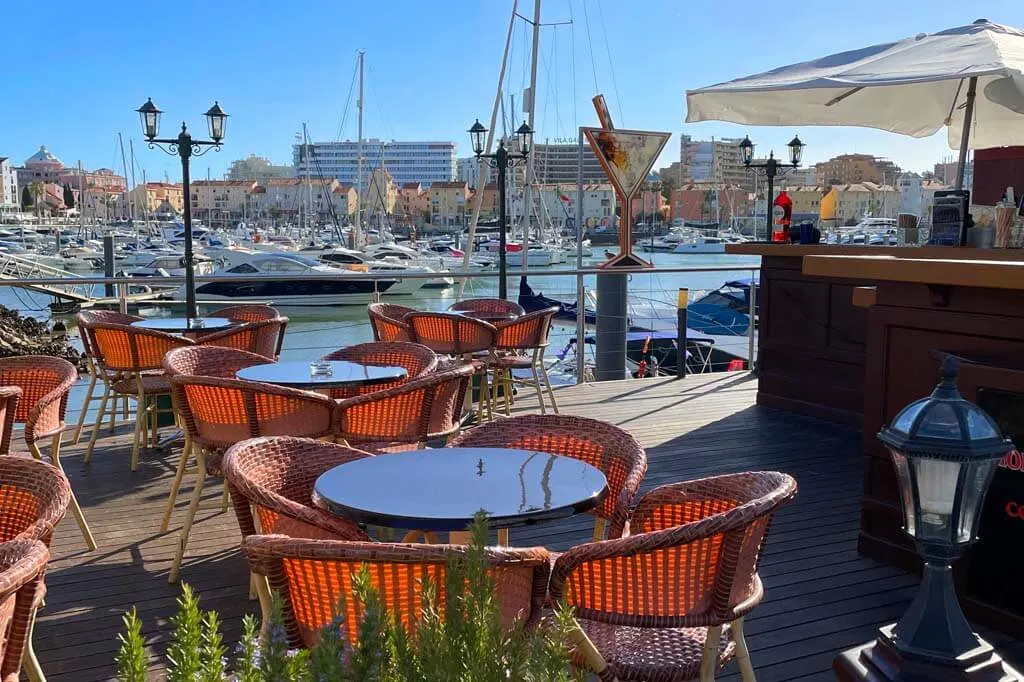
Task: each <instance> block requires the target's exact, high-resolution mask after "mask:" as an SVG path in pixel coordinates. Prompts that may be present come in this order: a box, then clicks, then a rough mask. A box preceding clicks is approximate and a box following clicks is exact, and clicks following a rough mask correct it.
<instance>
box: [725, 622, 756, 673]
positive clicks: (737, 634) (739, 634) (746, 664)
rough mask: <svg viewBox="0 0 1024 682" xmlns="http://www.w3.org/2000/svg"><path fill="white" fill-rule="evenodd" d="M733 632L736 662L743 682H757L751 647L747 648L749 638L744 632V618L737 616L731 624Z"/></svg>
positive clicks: (731, 631) (730, 630)
mask: <svg viewBox="0 0 1024 682" xmlns="http://www.w3.org/2000/svg"><path fill="white" fill-rule="evenodd" d="M729 632H730V633H731V634H732V641H734V642H736V663H737V664H738V665H739V667H740V679H742V680H743V682H755V677H754V665H753V663H751V662H750V649H748V648H747V638H746V635H744V633H743V618H742V617H740V618H737V619H736V620H734V621H733V622H732V624H731V625H730V626H729Z"/></svg>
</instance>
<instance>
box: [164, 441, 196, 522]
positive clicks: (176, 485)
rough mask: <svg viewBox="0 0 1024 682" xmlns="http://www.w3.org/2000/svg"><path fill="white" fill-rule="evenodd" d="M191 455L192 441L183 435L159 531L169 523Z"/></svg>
mask: <svg viewBox="0 0 1024 682" xmlns="http://www.w3.org/2000/svg"><path fill="white" fill-rule="evenodd" d="M191 456H192V443H191V442H190V441H189V439H188V434H186V435H185V446H184V447H183V448H182V449H181V459H179V460H178V469H177V471H175V472H174V481H172V482H171V494H170V495H168V497H167V509H165V510H164V519H163V521H162V522H161V523H160V532H161V533H166V532H167V526H169V525H170V523H171V514H173V513H174V503H175V502H177V501H178V491H179V490H180V489H181V479H182V477H183V476H184V475H185V468H186V467H187V466H188V460H189V457H191Z"/></svg>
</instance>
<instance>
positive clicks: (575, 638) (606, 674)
mask: <svg viewBox="0 0 1024 682" xmlns="http://www.w3.org/2000/svg"><path fill="white" fill-rule="evenodd" d="M566 634H567V636H568V639H569V642H570V643H571V644H572V645H573V646H574V647H575V648H576V652H577V653H578V654H579V655H580V658H582V659H583V662H584V663H585V664H586V666H587V668H589V669H590V670H592V671H593V672H594V674H595V675H597V677H598V679H600V680H601V681H602V682H615V679H616V678H615V674H614V673H613V672H612V670H611V668H609V667H608V662H607V661H605V660H604V656H602V655H601V652H600V651H598V650H597V647H596V646H594V643H593V642H591V641H590V638H589V637H587V633H585V632H583V629H582V628H581V627H580V626H579V624H574V626H573V627H572V628H571V629H570V630H569V632H568V633H566Z"/></svg>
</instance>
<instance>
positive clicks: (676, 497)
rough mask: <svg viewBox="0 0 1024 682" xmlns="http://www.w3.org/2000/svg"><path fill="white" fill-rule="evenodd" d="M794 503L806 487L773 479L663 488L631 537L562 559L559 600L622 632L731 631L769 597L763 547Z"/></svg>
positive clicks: (641, 510)
mask: <svg viewBox="0 0 1024 682" xmlns="http://www.w3.org/2000/svg"><path fill="white" fill-rule="evenodd" d="M794 495H796V481H795V480H793V478H792V477H791V476H788V475H786V474H781V473H778V472H772V471H768V472H751V473H742V474H728V475H725V476H714V477H711V478H704V479H700V480H696V481H687V482H683V483H672V484H669V485H665V486H662V487H660V488H656V489H654V490H652V491H651V492H649V493H647V494H646V495H644V496H643V497H642V498H641V499H640V502H639V503H638V505H637V509H636V512H635V513H634V515H633V520H631V522H630V533H631V534H630V535H629V536H627V537H624V538H620V539H617V540H607V541H605V542H595V543H589V544H585V545H579V546H577V547H573V548H572V549H570V550H569V551H567V552H565V553H564V554H562V555H561V556H560V557H559V558H558V560H557V561H556V562H555V565H554V568H553V570H552V575H551V596H552V598H553V599H555V600H561V599H563V598H564V599H565V601H566V603H567V604H568V605H569V606H571V607H573V608H575V609H576V612H577V614H578V615H579V616H581V617H583V618H587V619H591V620H598V621H603V622H608V623H615V624H617V625H625V626H636V627H673V628H675V627H701V626H709V625H721V624H723V623H727V622H731V621H733V620H735V619H736V618H737V617H738V616H740V615H742V613H739V612H738V609H739V607H741V606H743V608H744V609H746V608H749V607H751V606H752V605H753V604H756V603H757V602H758V601H760V599H761V597H762V596H763V588H762V586H761V581H760V579H759V578H758V577H757V563H758V559H759V557H760V551H761V545H762V543H763V542H764V539H765V535H766V534H767V532H768V525H769V523H770V522H771V518H772V516H773V515H774V513H775V511H776V510H777V509H778V508H779V507H780V506H782V505H783V504H785V503H786V502H788V501H789V500H791V499H792V498H793V496H794ZM634 520H635V524H634Z"/></svg>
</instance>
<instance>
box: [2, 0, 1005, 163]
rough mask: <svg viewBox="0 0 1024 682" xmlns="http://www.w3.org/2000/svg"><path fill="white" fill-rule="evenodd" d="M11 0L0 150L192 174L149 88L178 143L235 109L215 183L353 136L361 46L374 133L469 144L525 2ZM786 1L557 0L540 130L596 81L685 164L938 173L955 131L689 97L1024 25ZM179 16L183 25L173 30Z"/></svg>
mask: <svg viewBox="0 0 1024 682" xmlns="http://www.w3.org/2000/svg"><path fill="white" fill-rule="evenodd" d="M11 5H12V6H11V7H8V8H6V9H5V25H6V26H5V30H4V31H3V32H2V36H3V38H2V41H3V44H4V48H5V49H4V50H3V53H4V55H5V60H4V61H5V65H4V68H3V70H2V74H3V75H2V76H0V93H2V94H0V156H8V157H11V158H12V160H14V161H15V162H16V163H18V164H20V163H21V162H22V161H23V160H24V159H25V158H26V157H28V156H29V155H30V154H32V153H33V152H34V151H35V150H36V149H37V148H38V146H39V145H40V144H45V145H47V146H48V148H49V149H50V150H51V151H52V152H53V153H54V154H56V155H57V156H58V157H59V158H60V159H61V160H62V161H63V162H64V163H65V164H66V165H73V164H75V163H76V162H77V161H78V160H81V161H82V163H83V165H84V166H85V167H87V168H95V167H101V166H106V167H115V168H117V169H118V170H120V169H121V168H122V165H121V160H120V152H119V150H118V147H117V134H118V132H120V133H122V134H123V135H124V136H125V147H126V149H127V148H128V140H129V138H131V139H133V140H134V145H135V157H136V162H137V167H139V168H145V169H146V171H147V174H148V178H149V179H162V178H163V175H164V173H165V172H166V173H167V174H168V175H169V176H170V178H171V180H177V179H178V178H179V177H180V167H179V165H178V162H177V159H174V158H171V157H167V156H165V155H164V154H162V153H161V152H160V151H157V150H149V149H146V148H145V145H144V144H142V143H141V141H140V138H141V136H140V125H139V122H138V117H137V114H135V112H134V110H135V109H136V108H137V107H138V106H139V105H140V104H142V103H143V102H144V101H145V99H146V97H152V98H153V101H154V102H156V104H157V105H158V106H159V107H160V108H161V109H163V110H164V111H165V112H166V114H165V116H164V121H163V128H162V131H161V133H162V134H165V135H170V134H172V133H173V132H174V130H175V129H176V127H177V125H180V121H181V119H182V118H184V119H186V120H187V121H188V123H189V125H190V127H191V128H192V129H193V131H194V132H203V134H205V127H206V126H205V121H204V119H203V117H202V112H204V111H206V109H207V108H208V107H209V106H210V105H211V104H212V102H213V100H215V99H216V100H219V101H220V103H221V105H222V106H223V107H224V109H225V110H226V111H227V112H228V113H229V114H231V118H230V119H229V122H228V133H227V139H226V146H225V148H224V150H223V151H221V152H220V153H219V154H217V153H212V152H211V153H210V154H208V155H207V156H204V157H203V158H200V159H195V160H194V165H193V177H205V175H206V174H207V172H209V173H210V175H211V177H220V176H221V175H222V174H223V172H224V170H225V169H226V168H227V166H228V165H229V163H230V162H231V160H233V159H236V158H239V157H242V156H245V155H247V154H250V153H256V154H262V155H265V156H268V157H269V158H271V159H272V160H274V161H275V162H278V163H290V160H291V151H290V150H291V144H292V143H293V141H294V136H295V133H296V132H297V131H298V130H300V129H301V126H302V123H303V122H305V123H307V124H308V125H309V130H310V134H311V136H312V137H313V138H314V139H315V140H325V139H335V138H336V137H337V135H338V133H339V129H340V130H341V133H342V134H341V136H342V137H343V138H355V136H356V126H355V104H354V95H353V97H352V101H351V102H349V97H348V95H349V89H350V86H351V84H352V80H353V73H354V67H355V60H356V54H357V52H358V50H360V49H364V50H366V64H367V71H366V89H367V91H366V98H365V99H366V106H365V133H366V136H367V137H380V138H384V139H440V140H453V141H455V142H456V143H457V144H458V145H459V154H460V155H468V154H469V148H468V139H467V136H466V134H465V130H466V129H467V128H468V127H469V125H470V124H471V123H472V122H473V119H474V118H475V117H480V118H481V119H482V120H484V121H486V120H487V118H488V117H489V116H490V109H491V106H492V103H493V99H494V93H495V86H496V78H497V73H498V67H499V65H500V60H501V50H502V46H503V41H504V37H505V31H506V28H507V22H508V18H509V12H510V9H511V6H512V1H511V0H420V1H418V2H417V1H413V0H388V1H387V2H365V1H361V2H356V1H354V0H344V1H339V0H305V1H304V2H301V3H291V2H279V1H275V2H270V1H267V0H249V1H247V2H242V1H240V0H219V1H210V0H205V1H204V2H193V1H184V2H172V3H157V4H155V5H148V4H146V3H139V2H130V3H129V2H124V1H123V0H108V1H107V2H105V3H102V5H101V6H97V5H92V6H88V7H87V6H85V5H82V4H81V3H80V2H67V1H65V0H57V1H51V2H44V3H38V4H37V3H29V2H17V3H11ZM771 5H772V6H773V7H772V9H768V8H767V7H766V3H764V2H763V1H761V0H759V1H757V2H753V1H751V0H732V1H731V2H723V1H722V0H629V1H628V2H627V1H626V0H545V2H544V6H543V13H542V21H544V22H568V21H572V22H573V23H572V25H571V26H570V25H559V26H545V27H544V28H542V29H541V62H540V67H539V69H538V88H537V89H538V99H537V126H536V127H537V130H538V137H540V138H545V137H547V138H557V137H569V136H573V137H574V136H575V131H576V127H577V126H578V125H595V124H596V120H595V116H594V112H593V108H592V107H591V105H590V98H591V97H592V96H593V95H594V94H595V92H597V91H600V92H603V93H604V95H605V97H606V98H607V100H608V103H609V105H610V108H611V111H612V115H613V117H614V118H615V124H616V126H619V127H629V128H641V129H650V130H665V131H671V132H672V133H674V135H673V137H672V139H671V140H670V142H669V144H668V146H667V147H666V151H665V153H664V154H663V156H662V159H661V161H662V164H659V165H664V164H667V163H668V162H671V161H673V160H678V158H679V146H678V135H677V134H678V133H679V132H686V133H689V134H692V135H694V136H697V137H701V138H706V137H710V136H712V135H713V136H716V137H723V136H742V135H743V134H747V133H749V134H750V136H751V138H752V139H753V140H754V141H755V142H757V143H758V146H759V150H760V151H766V150H767V149H768V148H771V147H774V148H775V149H776V150H781V149H782V148H783V147H784V145H785V143H786V141H788V140H789V139H790V138H791V137H792V135H793V134H794V132H797V133H799V134H800V137H801V139H802V140H804V142H805V143H806V144H807V145H808V146H807V150H806V153H805V159H806V160H807V161H808V162H812V163H813V162H815V161H819V160H823V159H826V158H829V157H830V156H833V155H835V154H839V153H843V152H853V151H856V152H863V153H871V154H877V155H884V156H888V157H890V158H892V159H893V160H895V161H896V162H897V163H898V164H899V165H901V166H903V167H904V168H908V169H911V170H923V169H926V168H929V167H930V166H931V164H932V163H934V162H935V161H937V160H939V158H940V157H941V156H943V155H952V154H953V152H952V151H951V150H950V149H949V148H948V147H947V145H946V138H945V135H944V134H940V135H938V136H936V137H933V138H930V139H927V140H913V139H911V138H907V137H902V136H897V135H892V134H888V133H883V132H879V131H871V130H866V129H857V128H807V129H805V130H794V129H791V128H785V129H784V128H753V127H744V126H735V125H731V124H724V123H722V124H720V123H701V124H695V125H685V124H684V123H683V119H684V118H685V102H684V92H685V90H686V89H688V88H696V87H701V86H705V85H710V84H713V83H717V82H721V81H725V80H730V79H732V78H737V77H739V76H743V75H748V74H752V73H757V72H760V71H765V70H767V69H769V68H772V67H775V66H779V65H782V64H788V63H792V62H796V61H802V60H805V59H810V58H813V57H817V56H821V55H824V54H829V53H832V52H838V51H840V50H843V49H849V48H854V47H861V46H864V45H869V44H873V43H878V42H885V41H889V40H894V39H898V38H902V37H906V36H909V35H913V34H915V33H918V32H921V31H935V30H941V29H943V28H948V27H950V26H954V25H959V24H965V23H969V22H971V21H973V20H974V19H977V18H979V17H985V18H987V19H990V20H992V21H997V22H1001V23H1010V24H1013V23H1015V22H1016V23H1018V24H1019V23H1020V0H977V1H975V2H973V3H965V2H963V1H962V0H955V1H954V0H927V1H925V0H912V1H911V2H893V1H892V0H884V1H883V0H860V1H859V2H856V3H822V2H797V1H791V2H788V3H783V4H780V3H771ZM101 7H102V9H101ZM151 8H152V9H154V10H155V11H148V10H150V9H151ZM1014 10H1016V11H1014ZM532 12H533V2H532V1H531V0H521V1H520V13H522V14H524V15H527V16H531V15H532ZM182 18H184V19H185V20H186V21H187V22H188V23H189V25H190V28H189V29H188V30H185V31H182V30H179V29H178V28H176V26H175V24H176V23H180V22H181V21H182ZM588 26H589V30H588ZM528 40H529V29H528V27H527V26H526V25H525V24H524V23H523V22H518V24H517V28H516V31H515V38H514V43H513V52H512V55H511V58H510V69H509V74H508V77H507V80H506V85H507V86H508V89H507V94H514V95H515V96H516V101H517V107H518V104H519V102H521V94H522V93H521V89H522V86H523V85H524V84H526V83H528V74H527V72H526V69H527V64H528V52H527V50H528ZM595 83H596V87H595ZM506 101H507V97H506ZM346 106H348V109H349V111H348V114H347V116H346V115H345V111H346ZM517 115H518V116H521V114H517ZM343 119H344V126H342V125H341V124H342V121H343ZM517 120H518V119H517ZM136 179H137V180H138V181H141V177H137V178H136Z"/></svg>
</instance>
